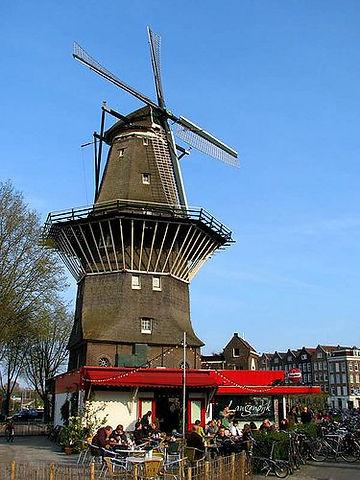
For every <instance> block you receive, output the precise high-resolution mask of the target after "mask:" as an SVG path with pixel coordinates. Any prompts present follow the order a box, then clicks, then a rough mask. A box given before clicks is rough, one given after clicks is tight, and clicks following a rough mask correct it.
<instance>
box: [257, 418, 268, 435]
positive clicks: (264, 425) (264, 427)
mask: <svg viewBox="0 0 360 480" xmlns="http://www.w3.org/2000/svg"><path fill="white" fill-rule="evenodd" d="M270 429H271V422H270V420H269V419H268V418H265V420H263V421H262V424H261V425H260V427H259V430H260V432H269V431H270Z"/></svg>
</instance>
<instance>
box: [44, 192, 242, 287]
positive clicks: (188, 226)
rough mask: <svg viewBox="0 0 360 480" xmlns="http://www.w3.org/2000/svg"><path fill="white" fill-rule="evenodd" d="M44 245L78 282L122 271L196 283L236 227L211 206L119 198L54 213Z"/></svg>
mask: <svg viewBox="0 0 360 480" xmlns="http://www.w3.org/2000/svg"><path fill="white" fill-rule="evenodd" d="M43 238H44V244H45V245H47V246H48V247H52V248H55V249H56V250H57V251H58V253H59V255H60V257H61V258H62V260H63V261H64V263H65V265H66V266H67V268H68V269H69V271H70V273H71V274H72V275H73V276H74V278H75V279H76V280H77V281H80V280H81V279H82V278H83V277H84V276H85V275H99V274H106V273H115V272H121V271H128V272H138V273H148V274H156V275H171V276H173V277H175V278H177V279H179V280H181V281H183V282H187V283H188V282H190V281H191V280H192V279H193V278H194V276H195V275H196V273H197V272H198V271H199V270H200V268H201V267H202V265H203V264H204V263H205V261H206V260H207V259H209V258H210V257H211V256H212V255H213V254H214V253H215V252H216V251H217V250H218V249H219V248H221V247H223V246H226V245H228V244H230V243H231V242H233V240H232V238H231V232H230V231H229V230H228V229H227V228H226V227H225V226H224V225H223V224H221V223H220V222H218V221H217V220H216V219H215V218H214V217H213V216H212V215H211V214H209V213H208V212H207V211H206V210H204V209H200V208H189V209H184V208H179V207H177V206H173V207H171V206H169V205H161V204H149V203H143V202H129V201H121V200H118V201H116V202H109V203H103V204H97V205H96V206H93V207H84V208H79V209H76V210H70V211H66V212H60V213H52V214H49V216H48V218H47V222H46V224H45V227H44V233H43Z"/></svg>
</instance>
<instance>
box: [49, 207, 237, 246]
mask: <svg viewBox="0 0 360 480" xmlns="http://www.w3.org/2000/svg"><path fill="white" fill-rule="evenodd" d="M113 214H116V215H118V214H122V215H134V214H135V215H141V216H146V217H151V216H156V217H160V218H161V217H166V218H167V219H168V218H169V217H172V218H174V220H175V219H176V220H181V219H183V220H193V221H198V222H199V223H201V224H202V225H205V226H206V227H208V228H210V229H211V230H212V231H213V232H215V233H217V234H218V235H220V236H221V237H222V238H223V239H224V241H226V242H233V240H232V237H231V235H232V232H231V230H229V229H228V228H227V227H226V226H225V225H224V224H223V223H221V222H220V221H219V220H217V219H216V218H215V217H214V216H213V215H211V213H209V212H208V211H207V210H205V209H204V208H199V207H188V208H187V207H185V206H181V205H171V204H167V203H152V202H141V201H135V200H131V201H130V200H114V201H111V202H102V203H98V204H94V205H92V206H84V207H79V208H72V209H71V210H63V211H60V212H53V213H49V215H48V217H47V219H46V222H45V225H44V229H43V238H44V239H45V238H47V237H48V235H49V233H50V229H51V227H52V226H53V225H54V224H59V223H62V222H69V221H78V220H84V219H88V218H89V217H96V216H97V215H106V216H110V215H113Z"/></svg>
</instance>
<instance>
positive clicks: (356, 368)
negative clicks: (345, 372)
mask: <svg viewBox="0 0 360 480" xmlns="http://www.w3.org/2000/svg"><path fill="white" fill-rule="evenodd" d="M354 370H355V372H357V371H358V370H359V365H358V364H357V363H355V364H354Z"/></svg>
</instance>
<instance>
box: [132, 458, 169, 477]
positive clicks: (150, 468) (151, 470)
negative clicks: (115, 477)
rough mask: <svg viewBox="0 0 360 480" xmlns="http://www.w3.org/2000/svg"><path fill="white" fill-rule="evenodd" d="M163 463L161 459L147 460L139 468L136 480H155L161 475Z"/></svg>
mask: <svg viewBox="0 0 360 480" xmlns="http://www.w3.org/2000/svg"><path fill="white" fill-rule="evenodd" d="M162 466H163V461H162V460H161V459H149V460H145V462H144V463H143V464H142V465H141V466H140V468H139V471H138V477H137V478H138V480H157V479H158V478H159V477H160V476H161V474H162V471H161V470H162Z"/></svg>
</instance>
